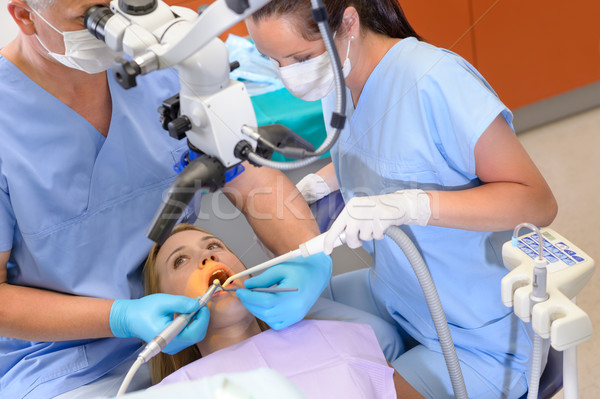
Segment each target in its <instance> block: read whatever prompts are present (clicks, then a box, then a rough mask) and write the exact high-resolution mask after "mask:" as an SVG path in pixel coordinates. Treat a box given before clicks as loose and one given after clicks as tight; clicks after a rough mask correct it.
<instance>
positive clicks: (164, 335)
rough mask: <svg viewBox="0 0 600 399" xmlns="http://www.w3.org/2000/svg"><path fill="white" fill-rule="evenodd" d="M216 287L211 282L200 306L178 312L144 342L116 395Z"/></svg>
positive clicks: (182, 325) (174, 334) (122, 391)
mask: <svg viewBox="0 0 600 399" xmlns="http://www.w3.org/2000/svg"><path fill="white" fill-rule="evenodd" d="M216 281H218V280H216ZM218 288H219V285H218V284H215V282H213V284H212V285H211V286H210V287H209V288H208V290H206V292H205V293H204V294H203V295H202V296H201V297H200V299H198V304H199V305H200V306H199V307H198V309H197V310H196V311H194V312H192V313H182V314H180V315H179V316H177V317H176V318H175V320H173V321H172V322H171V323H170V324H169V325H168V326H167V327H165V329H164V330H162V331H161V332H160V333H159V334H158V335H157V336H156V337H154V338H153V339H152V341H150V342H148V343H147V344H146V346H145V347H144V349H142V351H141V352H140V354H139V355H138V357H137V359H135V362H134V363H133V365H132V366H131V368H130V369H129V371H128V372H127V375H126V376H125V379H124V380H123V382H122V383H121V387H120V388H119V391H118V392H117V396H119V395H122V394H124V393H125V391H126V390H127V387H128V386H129V384H130V383H131V380H132V379H133V376H134V375H135V373H136V372H137V371H138V369H139V368H140V366H141V365H142V364H144V363H146V362H148V361H149V360H150V359H152V358H153V357H154V356H156V355H157V354H158V353H160V351H162V350H163V349H165V347H166V346H167V345H168V344H169V342H171V341H172V340H173V338H175V337H176V336H177V335H178V334H179V333H180V332H181V331H182V330H183V329H184V328H185V326H187V325H188V323H189V321H190V320H191V319H192V318H193V317H194V316H196V314H197V313H198V312H199V311H200V309H202V308H203V307H204V306H206V304H207V303H208V301H210V298H211V297H212V296H213V294H214V293H215V292H216V291H217V289H218Z"/></svg>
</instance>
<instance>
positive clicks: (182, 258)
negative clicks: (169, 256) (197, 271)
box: [173, 255, 188, 269]
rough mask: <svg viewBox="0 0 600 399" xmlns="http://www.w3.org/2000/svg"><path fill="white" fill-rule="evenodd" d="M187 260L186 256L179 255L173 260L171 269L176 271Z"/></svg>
mask: <svg viewBox="0 0 600 399" xmlns="http://www.w3.org/2000/svg"><path fill="white" fill-rule="evenodd" d="M187 260H188V257H187V256H185V255H180V256H178V257H176V258H175V260H174V261H173V267H174V268H175V269H177V268H178V267H179V266H181V265H182V264H184V263H185V262H186V261H187Z"/></svg>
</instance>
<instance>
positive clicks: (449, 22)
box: [399, 0, 476, 65]
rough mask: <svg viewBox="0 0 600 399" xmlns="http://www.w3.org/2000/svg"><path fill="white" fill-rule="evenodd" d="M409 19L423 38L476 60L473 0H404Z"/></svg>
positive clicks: (472, 61)
mask: <svg viewBox="0 0 600 399" xmlns="http://www.w3.org/2000/svg"><path fill="white" fill-rule="evenodd" d="M399 2H400V4H401V6H402V9H403V10H404V14H405V15H406V17H407V18H408V22H410V24H411V25H412V27H413V28H414V29H415V31H417V33H418V34H419V35H421V36H422V37H423V39H424V40H425V41H427V42H429V43H431V44H433V45H435V46H438V47H443V48H446V49H448V50H451V51H454V52H455V53H457V54H459V55H460V56H462V57H463V58H465V59H466V60H467V61H469V62H471V63H472V64H474V65H475V64H476V58H475V53H474V51H473V44H474V42H473V32H472V30H471V25H472V23H471V10H470V5H469V0H426V1H424V0H400V1H399Z"/></svg>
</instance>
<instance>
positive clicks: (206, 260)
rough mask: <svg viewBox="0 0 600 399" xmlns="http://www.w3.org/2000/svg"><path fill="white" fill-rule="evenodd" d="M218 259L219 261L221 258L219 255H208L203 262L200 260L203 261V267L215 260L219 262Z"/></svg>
mask: <svg viewBox="0 0 600 399" xmlns="http://www.w3.org/2000/svg"><path fill="white" fill-rule="evenodd" d="M218 261H219V258H217V255H211V256H208V257H206V258H204V259H202V262H200V263H201V265H202V267H206V266H208V265H209V264H211V263H213V262H218Z"/></svg>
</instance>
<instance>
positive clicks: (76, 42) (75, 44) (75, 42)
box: [33, 10, 119, 74]
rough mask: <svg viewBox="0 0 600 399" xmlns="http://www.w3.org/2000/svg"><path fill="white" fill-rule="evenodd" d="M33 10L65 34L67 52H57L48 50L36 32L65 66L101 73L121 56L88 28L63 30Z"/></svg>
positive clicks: (54, 56)
mask: <svg viewBox="0 0 600 399" xmlns="http://www.w3.org/2000/svg"><path fill="white" fill-rule="evenodd" d="M33 12H34V13H36V15H37V16H38V17H40V18H41V19H42V20H43V21H44V22H45V23H46V24H48V26H49V27H51V28H52V29H54V30H55V31H57V32H58V33H60V34H61V35H62V36H63V40H64V43H65V53H64V54H57V53H53V52H52V51H50V50H48V47H46V45H45V44H44V43H42V41H41V40H40V38H39V37H38V35H37V33H36V34H35V37H36V38H37V39H38V41H39V42H40V44H41V45H42V47H44V49H46V51H47V52H48V54H50V56H52V57H53V58H54V59H55V60H56V61H58V62H60V63H61V64H63V65H64V66H67V67H69V68H73V69H78V70H80V71H83V72H87V73H89V74H94V73H100V72H104V71H106V70H107V69H108V68H110V66H111V65H112V64H113V61H114V59H115V58H117V57H118V56H119V53H117V52H115V51H113V50H112V49H110V48H109V47H108V46H107V45H106V44H105V43H104V42H103V41H101V40H98V39H96V38H95V37H94V36H93V35H92V34H91V33H90V32H88V31H87V29H83V30H77V31H68V32H61V31H60V30H58V29H57V28H55V27H54V25H52V24H51V23H50V22H48V21H47V20H46V19H45V18H44V17H42V16H41V15H40V13H38V12H37V11H36V10H33Z"/></svg>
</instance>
